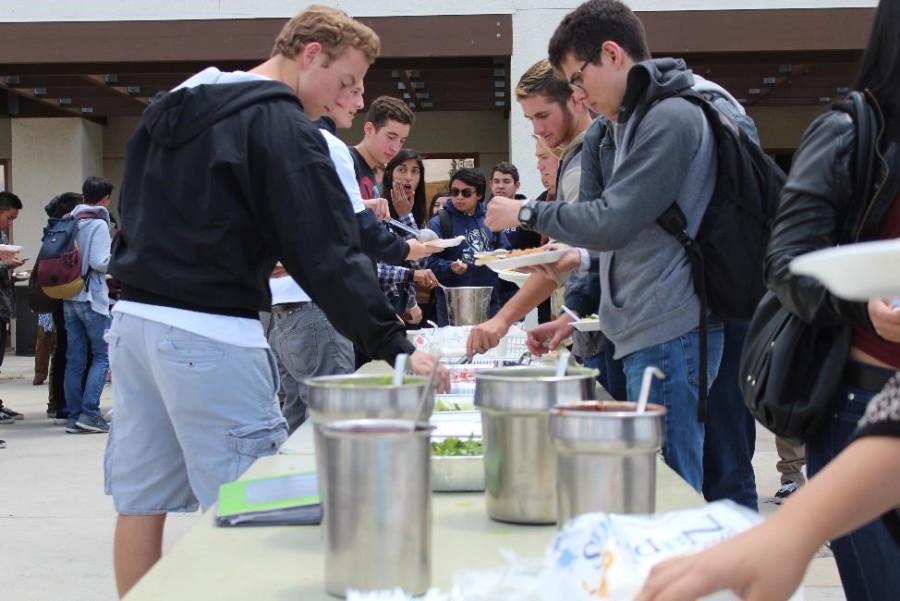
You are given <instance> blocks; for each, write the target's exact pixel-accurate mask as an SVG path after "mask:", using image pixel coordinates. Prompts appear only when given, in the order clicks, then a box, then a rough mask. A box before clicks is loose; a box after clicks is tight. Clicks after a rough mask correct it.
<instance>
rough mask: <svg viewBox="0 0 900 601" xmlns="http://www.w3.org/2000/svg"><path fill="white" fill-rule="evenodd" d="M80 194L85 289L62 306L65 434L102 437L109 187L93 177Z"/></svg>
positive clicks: (78, 212)
mask: <svg viewBox="0 0 900 601" xmlns="http://www.w3.org/2000/svg"><path fill="white" fill-rule="evenodd" d="M81 190H82V193H83V194H84V203H83V204H80V205H78V206H76V207H75V208H74V209H73V210H72V216H73V217H75V218H76V219H78V220H79V222H78V238H77V243H78V249H79V251H80V254H81V273H82V274H83V275H84V288H82V290H81V292H79V293H78V294H76V295H75V296H74V297H72V298H71V299H67V300H65V301H63V313H64V315H65V319H66V333H67V334H68V346H67V348H66V376H65V391H66V412H67V413H68V416H69V417H68V420H67V421H66V432H67V433H69V434H81V433H85V432H95V433H101V434H105V433H107V432H109V424H107V423H106V420H105V419H104V417H103V415H102V414H101V413H100V395H101V394H102V393H103V386H104V385H105V384H106V372H107V371H109V354H108V352H107V350H108V349H107V344H106V340H104V334H106V331H107V330H108V329H109V324H110V314H109V287H108V286H107V285H106V271H107V269H108V268H109V259H110V249H111V247H112V237H111V235H110V220H109V209H108V208H107V207H109V204H110V197H111V195H112V191H113V185H112V183H110V181H109V180H107V179H104V178H102V177H94V176H91V177H89V178H87V179H86V180H84V185H83V186H82V187H81ZM88 357H90V363H89V362H88ZM85 373H87V377H85Z"/></svg>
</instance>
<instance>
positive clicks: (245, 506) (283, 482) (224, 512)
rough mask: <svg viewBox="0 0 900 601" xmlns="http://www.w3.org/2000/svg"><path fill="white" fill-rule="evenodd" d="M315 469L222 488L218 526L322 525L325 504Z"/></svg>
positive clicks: (217, 515) (230, 483) (252, 480)
mask: <svg viewBox="0 0 900 601" xmlns="http://www.w3.org/2000/svg"><path fill="white" fill-rule="evenodd" d="M318 484H319V483H318V478H317V477H316V473H315V472H302V473H294V474H284V475H282V476H272V477H267V478H257V479H251V480H237V481H235V482H228V483H226V484H223V485H221V486H220V487H219V505H218V511H217V513H216V524H218V525H219V526H274V525H278V526H291V525H307V524H319V523H320V522H321V521H322V503H321V499H320V498H319V485H318Z"/></svg>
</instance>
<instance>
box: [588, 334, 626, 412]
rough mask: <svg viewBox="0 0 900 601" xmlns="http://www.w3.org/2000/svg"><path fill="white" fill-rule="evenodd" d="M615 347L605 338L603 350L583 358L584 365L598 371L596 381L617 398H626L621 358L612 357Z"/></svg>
mask: <svg viewBox="0 0 900 601" xmlns="http://www.w3.org/2000/svg"><path fill="white" fill-rule="evenodd" d="M615 353H616V349H615V347H614V346H613V344H612V343H611V342H610V341H608V340H606V341H604V343H603V350H602V351H600V352H599V353H597V354H596V355H593V356H591V357H585V358H584V366H585V367H590V368H593V369H596V370H599V371H600V375H599V376H597V381H598V382H600V385H601V386H603V388H604V389H605V390H606V392H608V393H609V395H610V396H611V397H612V398H614V399H617V400H621V399H625V398H628V389H627V387H626V386H625V371H624V367H623V366H622V360H621V359H614V358H613V357H614V356H615Z"/></svg>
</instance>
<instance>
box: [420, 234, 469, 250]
mask: <svg viewBox="0 0 900 601" xmlns="http://www.w3.org/2000/svg"><path fill="white" fill-rule="evenodd" d="M465 239H466V237H465V236H456V237H455V238H438V239H437V240H429V241H428V242H423V243H422V244H424V245H425V246H434V247H437V248H453V247H454V246H459V245H460V244H462V241H463V240H465Z"/></svg>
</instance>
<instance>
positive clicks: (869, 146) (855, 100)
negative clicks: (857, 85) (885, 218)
mask: <svg viewBox="0 0 900 601" xmlns="http://www.w3.org/2000/svg"><path fill="white" fill-rule="evenodd" d="M832 108H834V109H835V110H839V111H843V112H845V113H847V114H848V115H850V118H851V119H852V120H853V127H854V130H855V134H856V136H855V137H856V140H855V142H856V146H855V148H854V154H855V158H856V160H855V161H854V165H853V203H852V206H857V207H865V208H864V209H862V212H861V213H860V218H859V221H858V222H854V223H850V228H852V229H850V230H849V231H848V232H847V237H848V240H859V237H860V236H861V235H862V228H863V226H864V225H865V222H866V215H867V214H868V211H869V208H870V205H871V204H872V202H874V200H875V199H874V198H873V196H874V188H875V163H876V155H877V153H876V149H875V146H876V144H877V141H878V140H877V138H878V119H877V117H876V115H875V114H874V110H873V109H872V107H871V106H870V105H869V102H868V100H866V93H865V92H860V91H857V90H854V91H852V92H850V93H849V94H848V95H847V97H846V98H844V99H843V100H841V101H839V102H836V103H834V105H833V106H832ZM848 221H849V220H848Z"/></svg>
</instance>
